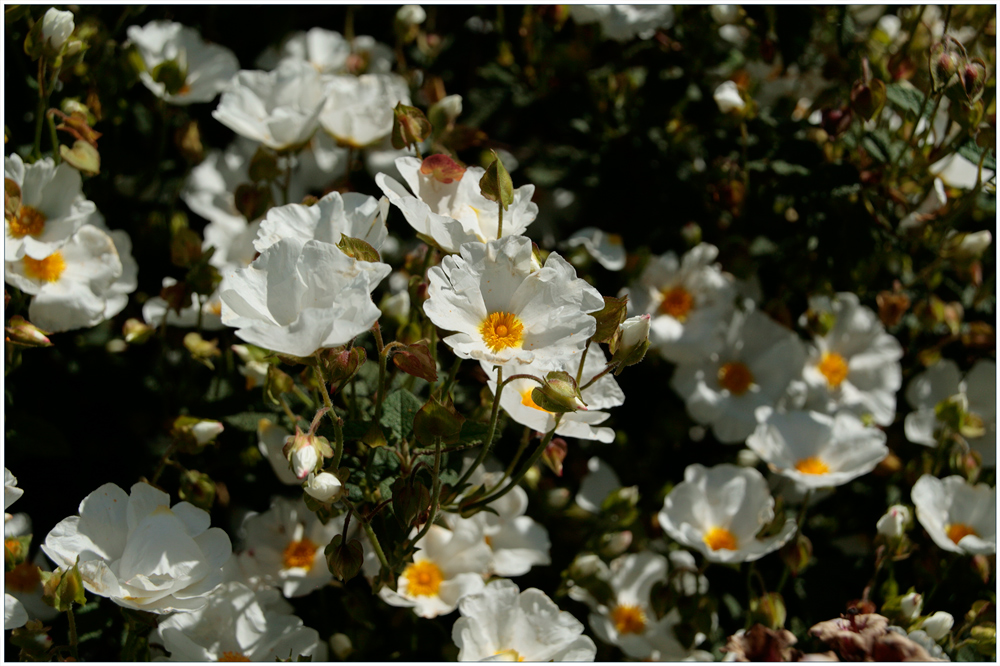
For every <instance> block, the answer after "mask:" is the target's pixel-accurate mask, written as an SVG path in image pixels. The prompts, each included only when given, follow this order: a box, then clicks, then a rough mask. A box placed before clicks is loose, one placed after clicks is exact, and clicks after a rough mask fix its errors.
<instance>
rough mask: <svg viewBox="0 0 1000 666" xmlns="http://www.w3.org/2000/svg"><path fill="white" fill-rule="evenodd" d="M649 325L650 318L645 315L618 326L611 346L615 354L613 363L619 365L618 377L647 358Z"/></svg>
mask: <svg viewBox="0 0 1000 666" xmlns="http://www.w3.org/2000/svg"><path fill="white" fill-rule="evenodd" d="M649 325H650V316H649V315H648V314H644V315H639V316H637V317H630V318H628V319H626V320H625V321H623V322H622V323H621V324H620V325H619V326H618V330H617V331H616V332H615V335H614V337H612V338H611V343H610V345H609V346H610V348H611V353H612V354H613V356H612V357H611V362H612V363H618V367H617V368H615V374H616V375H617V374H620V372H621V370H622V369H623V368H625V367H626V366H629V365H635V364H636V363H638V362H639V361H641V360H642V359H643V358H644V357H645V356H646V351H647V350H648V349H649Z"/></svg>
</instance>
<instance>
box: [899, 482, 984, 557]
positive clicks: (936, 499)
mask: <svg viewBox="0 0 1000 666" xmlns="http://www.w3.org/2000/svg"><path fill="white" fill-rule="evenodd" d="M910 497H911V498H912V499H913V504H914V505H915V506H916V507H917V520H919V521H920V524H921V525H923V526H924V529H925V530H927V534H929V535H930V537H931V539H933V540H934V543H936V544H937V545H938V546H939V547H940V548H943V549H944V550H947V551H951V552H953V553H963V554H968V555H992V554H993V553H995V552H996V551H997V491H996V488H991V487H989V486H988V485H986V484H985V483H978V484H976V485H974V486H972V485H969V484H968V483H966V481H965V479H963V478H962V477H960V476H957V475H955V476H949V477H946V478H944V479H938V478H935V477H933V476H931V475H930V474H924V475H923V476H921V477H920V478H919V479H917V482H916V483H915V484H913V490H911V491H910Z"/></svg>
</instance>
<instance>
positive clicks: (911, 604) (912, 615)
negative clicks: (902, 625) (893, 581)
mask: <svg viewBox="0 0 1000 666" xmlns="http://www.w3.org/2000/svg"><path fill="white" fill-rule="evenodd" d="M923 607H924V597H923V595H922V594H918V593H916V592H910V593H909V594H907V595H904V596H903V598H902V599H900V600H899V608H900V612H901V613H902V615H903V617H904V618H905V619H906V620H907V621H908V622H912V621H913V620H916V619H917V618H918V617H919V616H920V611H921V610H922V609H923Z"/></svg>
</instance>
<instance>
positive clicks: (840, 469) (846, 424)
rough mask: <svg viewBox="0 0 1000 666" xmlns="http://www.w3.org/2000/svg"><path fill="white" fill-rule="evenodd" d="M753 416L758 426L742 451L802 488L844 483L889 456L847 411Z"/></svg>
mask: <svg viewBox="0 0 1000 666" xmlns="http://www.w3.org/2000/svg"><path fill="white" fill-rule="evenodd" d="M757 418H758V419H759V420H761V423H760V424H759V425H758V426H757V429H756V430H755V431H754V432H753V434H751V435H750V437H748V438H747V447H749V448H750V449H751V450H752V451H753V452H754V453H756V454H757V455H759V456H760V457H761V459H763V460H764V461H765V462H766V463H767V465H768V467H770V468H771V471H773V472H777V473H778V474H781V475H782V476H786V477H788V478H789V479H792V480H793V481H795V482H796V483H799V484H801V485H803V486H805V487H806V488H826V487H828V486H840V485H843V484H845V483H847V482H848V481H851V480H852V479H856V478H858V477H859V476H862V475H864V474H867V473H868V472H870V471H872V470H873V469H875V466H876V465H878V464H879V462H880V461H881V460H882V459H884V458H885V457H886V456H887V455H889V449H888V447H886V445H885V433H884V432H882V431H881V430H879V429H878V428H874V427H867V426H865V424H863V423H862V422H861V419H859V418H858V417H857V416H855V415H854V414H851V413H850V412H838V413H837V414H836V416H828V415H826V414H821V413H819V412H802V411H794V412H788V413H785V414H781V413H777V412H774V411H773V410H771V408H769V407H762V408H761V409H760V411H759V412H758V413H757Z"/></svg>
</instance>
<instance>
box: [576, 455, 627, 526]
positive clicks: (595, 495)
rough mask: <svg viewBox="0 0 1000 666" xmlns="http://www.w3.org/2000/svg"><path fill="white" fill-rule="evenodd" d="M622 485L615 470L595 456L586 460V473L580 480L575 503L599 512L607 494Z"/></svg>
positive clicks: (588, 509)
mask: <svg viewBox="0 0 1000 666" xmlns="http://www.w3.org/2000/svg"><path fill="white" fill-rule="evenodd" d="M621 487H622V482H621V481H620V480H619V479H618V475H617V474H615V470H614V469H613V468H612V467H611V465H609V464H608V463H606V462H604V461H603V460H601V459H600V458H598V457H597V456H593V457H592V458H590V460H588V461H587V474H585V475H584V477H583V478H582V479H581V480H580V491H579V492H578V493H577V494H576V503H577V504H579V505H580V508H581V509H583V510H584V511H588V512H590V513H600V512H601V505H602V504H603V503H604V500H605V499H607V497H608V495H610V494H611V493H613V492H614V491H616V490H618V489H619V488H621Z"/></svg>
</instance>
